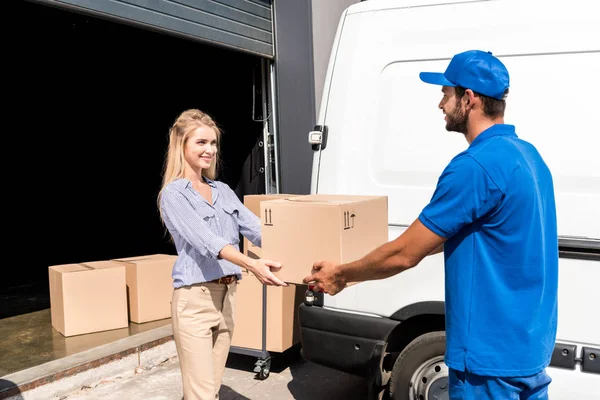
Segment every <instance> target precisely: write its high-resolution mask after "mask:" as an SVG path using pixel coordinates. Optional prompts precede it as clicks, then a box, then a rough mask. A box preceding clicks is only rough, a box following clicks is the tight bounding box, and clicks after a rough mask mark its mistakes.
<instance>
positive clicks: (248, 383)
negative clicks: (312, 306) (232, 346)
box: [24, 348, 367, 400]
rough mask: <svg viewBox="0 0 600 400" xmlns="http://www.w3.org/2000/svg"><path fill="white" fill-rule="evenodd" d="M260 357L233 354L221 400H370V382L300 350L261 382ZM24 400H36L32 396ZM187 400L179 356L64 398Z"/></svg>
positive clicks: (281, 358)
mask: <svg viewBox="0 0 600 400" xmlns="http://www.w3.org/2000/svg"><path fill="white" fill-rule="evenodd" d="M255 361H256V359H255V358H253V357H249V356H243V355H239V354H230V356H229V359H228V363H227V368H226V371H225V375H224V378H223V386H222V387H221V392H220V399H221V400H245V399H251V400H252V399H277V400H286V399H301V400H302V399H304V400H320V399H323V400H335V399H365V398H366V396H367V386H366V382H365V381H364V380H363V379H361V378H358V377H354V376H351V375H348V374H344V373H340V372H338V371H334V370H331V369H328V368H324V367H321V366H318V365H315V364H312V363H309V362H307V361H305V360H303V359H302V358H301V356H300V354H299V350H298V349H295V348H294V349H291V351H289V353H287V354H286V353H284V354H283V355H280V356H279V357H278V358H275V359H274V360H273V364H272V370H271V374H270V376H269V377H268V378H267V379H266V380H264V381H259V380H257V379H256V378H255V374H254V373H253V372H252V367H253V364H254V362H255ZM24 395H25V396H24V400H35V399H34V398H32V397H28V396H26V393H24ZM96 399H105V400H122V399H128V400H138V399H139V400H142V399H143V400H181V399H182V386H181V373H180V370H179V362H178V359H177V357H172V358H170V359H169V360H167V361H165V362H164V363H162V364H161V365H158V366H156V367H153V368H151V369H139V370H138V371H137V373H135V372H128V373H125V374H120V375H117V376H113V377H110V378H105V379H103V380H102V381H100V382H98V383H97V384H96V385H91V387H86V388H82V389H81V390H77V391H73V392H71V393H69V394H67V395H64V396H62V397H61V398H60V400H96Z"/></svg>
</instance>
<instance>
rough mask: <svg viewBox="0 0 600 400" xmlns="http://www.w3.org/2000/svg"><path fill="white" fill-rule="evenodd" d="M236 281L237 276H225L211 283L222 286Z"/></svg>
mask: <svg viewBox="0 0 600 400" xmlns="http://www.w3.org/2000/svg"><path fill="white" fill-rule="evenodd" d="M235 281H237V276H236V275H227V276H222V277H220V278H219V279H215V280H214V281H211V282H213V283H219V284H222V285H230V284H232V283H233V282H235Z"/></svg>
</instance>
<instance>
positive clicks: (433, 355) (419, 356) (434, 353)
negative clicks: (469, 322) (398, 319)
mask: <svg viewBox="0 0 600 400" xmlns="http://www.w3.org/2000/svg"><path fill="white" fill-rule="evenodd" d="M445 352H446V332H444V331H435V332H428V333H426V334H424V335H421V336H419V337H417V338H416V339H414V340H413V341H412V342H410V343H409V344H408V345H407V346H406V347H405V348H404V350H402V353H400V356H398V359H397V360H396V362H395V363H394V368H393V369H392V374H391V376H390V382H389V388H388V392H389V398H390V400H420V398H419V395H418V390H417V389H419V386H418V385H417V388H414V387H413V386H415V385H412V386H411V380H413V381H414V380H415V379H418V380H423V379H425V381H426V380H427V378H430V379H435V380H436V382H437V384H436V385H434V388H437V389H436V390H442V391H443V390H444V387H445V390H448V369H447V367H446V366H445V365H442V364H443V362H444V360H443V358H444V353H445ZM419 370H420V371H419ZM410 391H412V394H411V393H410ZM415 391H417V393H415ZM428 397H429V396H427V395H426V394H424V395H423V397H422V399H427V398H428Z"/></svg>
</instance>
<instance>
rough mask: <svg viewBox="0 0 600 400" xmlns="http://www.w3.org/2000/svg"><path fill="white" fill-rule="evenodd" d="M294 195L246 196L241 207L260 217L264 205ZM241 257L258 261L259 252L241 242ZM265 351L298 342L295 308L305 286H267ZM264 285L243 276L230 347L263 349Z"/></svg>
mask: <svg viewBox="0 0 600 400" xmlns="http://www.w3.org/2000/svg"><path fill="white" fill-rule="evenodd" d="M295 196H296V195H287V194H274V195H247V196H245V197H244V204H245V205H246V207H248V209H250V211H252V212H253V213H254V214H256V215H257V216H259V214H260V203H261V202H263V201H268V200H273V199H282V198H288V197H295ZM244 254H246V255H247V256H249V257H251V258H255V259H256V258H260V256H261V248H260V247H257V246H254V245H253V244H252V243H250V241H248V240H247V239H244ZM266 289H267V306H266V319H267V332H266V350H267V351H271V352H283V351H285V350H287V349H289V348H290V347H292V346H293V345H295V344H296V343H298V342H299V341H300V333H299V326H298V307H299V306H300V304H301V303H302V301H304V292H305V291H306V289H307V286H304V285H301V286H295V285H290V286H288V287H275V286H267V287H266ZM262 317H263V284H262V283H260V282H259V281H258V279H256V277H254V275H253V274H252V273H249V272H248V271H243V272H242V280H240V281H239V284H238V286H237V294H236V311H235V328H234V330H233V338H232V341H231V345H232V346H235V347H243V348H247V349H252V350H261V349H262V338H263V329H262Z"/></svg>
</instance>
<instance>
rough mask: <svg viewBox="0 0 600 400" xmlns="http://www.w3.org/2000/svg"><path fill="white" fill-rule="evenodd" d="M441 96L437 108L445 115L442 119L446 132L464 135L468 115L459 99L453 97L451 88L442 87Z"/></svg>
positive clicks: (453, 93)
mask: <svg viewBox="0 0 600 400" xmlns="http://www.w3.org/2000/svg"><path fill="white" fill-rule="evenodd" d="M442 94H443V95H444V96H443V97H442V101H440V104H439V105H438V107H439V108H440V109H441V110H442V111H443V112H444V114H445V115H446V117H445V118H444V120H445V121H446V130H447V131H450V132H459V133H462V134H464V135H466V134H467V121H468V119H469V115H468V114H467V113H466V112H465V109H464V107H463V104H462V102H461V99H459V98H457V97H456V96H455V92H454V88H453V87H451V86H443V87H442Z"/></svg>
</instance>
